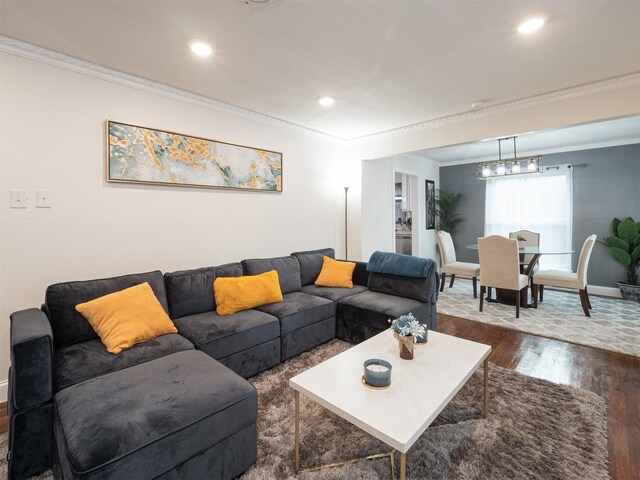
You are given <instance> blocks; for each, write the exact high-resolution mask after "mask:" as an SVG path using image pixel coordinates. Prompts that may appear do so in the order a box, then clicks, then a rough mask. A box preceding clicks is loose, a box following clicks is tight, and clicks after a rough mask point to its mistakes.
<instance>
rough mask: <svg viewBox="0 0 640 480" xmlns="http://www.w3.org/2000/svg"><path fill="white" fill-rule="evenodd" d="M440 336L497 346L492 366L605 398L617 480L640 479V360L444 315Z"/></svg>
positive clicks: (611, 469) (613, 473)
mask: <svg viewBox="0 0 640 480" xmlns="http://www.w3.org/2000/svg"><path fill="white" fill-rule="evenodd" d="M438 331H440V332H442V333H448V334H450V335H455V336H457V337H462V338H466V339H468V340H474V341H476V342H480V343H486V344H487V345H491V346H492V348H493V350H492V352H491V354H490V356H489V361H490V362H492V363H495V364H496V365H499V366H501V367H505V368H511V369H513V370H516V371H518V372H520V373H523V374H525V375H529V376H531V377H536V378H543V379H545V380H549V381H552V382H554V383H560V384H564V385H571V386H574V387H579V388H584V389H585V390H590V391H592V392H595V393H597V394H598V395H600V396H601V397H602V398H604V400H605V401H606V402H607V437H608V444H609V472H610V474H611V478H612V479H614V480H639V479H640V358H637V357H632V356H629V355H622V354H619V353H613V352H607V351H604V350H598V349H596V348H591V347H584V346H581V345H574V344H571V343H566V342H561V341H559V340H553V339H549V338H544V337H538V336H536V335H529V334H527V333H522V332H517V331H515V330H509V329H506V328H502V327H496V326H493V325H487V324H484V323H479V322H473V321H471V320H464V319H462V318H456V317H451V316H448V315H442V314H440V315H438ZM585 480H588V479H585Z"/></svg>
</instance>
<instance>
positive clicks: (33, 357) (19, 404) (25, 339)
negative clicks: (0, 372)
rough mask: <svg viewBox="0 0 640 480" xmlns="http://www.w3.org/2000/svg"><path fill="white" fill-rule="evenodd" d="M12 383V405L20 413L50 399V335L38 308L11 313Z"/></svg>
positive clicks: (51, 379) (51, 343) (45, 317)
mask: <svg viewBox="0 0 640 480" xmlns="http://www.w3.org/2000/svg"><path fill="white" fill-rule="evenodd" d="M10 318H11V367H12V368H11V373H10V375H11V383H12V385H13V389H12V390H13V392H12V398H10V399H9V400H10V401H11V402H12V403H13V406H14V407H15V408H16V409H18V410H22V409H25V408H29V407H34V406H36V405H40V404H43V403H46V402H48V401H49V400H51V398H52V396H53V333H52V332H51V325H50V323H49V319H48V318H47V316H46V315H45V314H44V312H42V310H39V309H37V308H30V309H28V310H21V311H19V312H15V313H12V314H11V317H10Z"/></svg>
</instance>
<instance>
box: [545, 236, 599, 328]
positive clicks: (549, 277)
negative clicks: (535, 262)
mask: <svg viewBox="0 0 640 480" xmlns="http://www.w3.org/2000/svg"><path fill="white" fill-rule="evenodd" d="M597 238H598V236H597V235H590V236H589V237H588V238H587V239H586V240H585V242H584V244H583V245H582V250H581V251H580V259H579V260H578V271H577V272H575V273H574V272H563V271H560V270H539V271H537V272H536V273H535V274H534V275H533V306H534V307H536V308H537V307H538V291H540V301H542V290H543V288H544V286H545V285H548V286H550V287H560V288H576V289H578V290H579V291H580V303H582V310H583V311H584V314H585V316H587V317H590V316H591V314H590V313H589V310H591V300H589V292H588V291H587V270H588V269H589V260H590V258H591V252H592V251H593V246H594V245H595V243H596V239H597Z"/></svg>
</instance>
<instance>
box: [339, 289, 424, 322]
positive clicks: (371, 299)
mask: <svg viewBox="0 0 640 480" xmlns="http://www.w3.org/2000/svg"><path fill="white" fill-rule="evenodd" d="M410 312H411V313H413V315H414V316H415V317H416V318H417V319H418V320H419V321H420V322H421V323H428V324H430V322H428V321H427V320H428V318H429V317H430V315H431V304H429V303H422V302H418V301H417V300H413V299H411V298H405V297H397V296H395V295H387V294H386V293H379V292H371V291H368V292H363V293H358V294H357V295H351V296H349V297H345V298H343V299H342V300H339V301H338V317H339V318H341V319H345V320H349V321H352V322H359V323H362V324H365V325H369V326H371V327H374V328H377V329H378V330H386V329H387V328H389V322H388V321H389V319H394V318H398V317H399V316H400V315H404V314H406V313H410Z"/></svg>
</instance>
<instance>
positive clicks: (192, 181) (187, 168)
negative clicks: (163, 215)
mask: <svg viewBox="0 0 640 480" xmlns="http://www.w3.org/2000/svg"><path fill="white" fill-rule="evenodd" d="M107 137H108V142H107V144H108V147H107V148H108V152H107V162H108V165H107V180H108V181H110V182H129V183H150V184H156V185H178V186H185V187H205V188H231V189H236V190H237V189H241V190H261V191H269V192H282V154H281V153H278V152H272V151H269V150H262V149H259V148H251V147H245V146H242V145H234V144H231V143H225V142H217V141H215V140H207V139H205V138H199V137H192V136H188V135H184V134H181V133H173V132H165V131H162V130H155V129H152V128H145V127H140V126H136V125H129V124H126V123H118V122H112V121H110V120H108V121H107Z"/></svg>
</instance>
